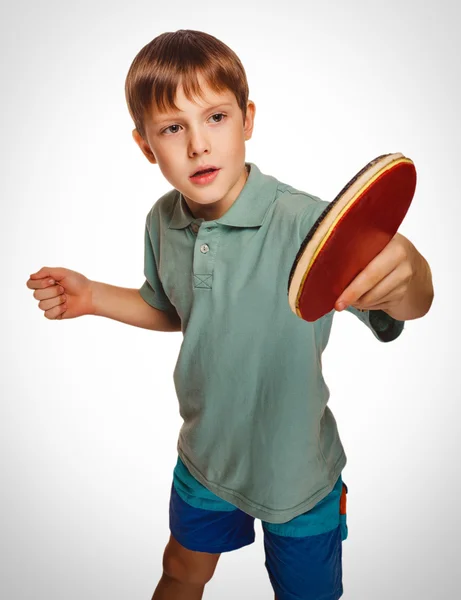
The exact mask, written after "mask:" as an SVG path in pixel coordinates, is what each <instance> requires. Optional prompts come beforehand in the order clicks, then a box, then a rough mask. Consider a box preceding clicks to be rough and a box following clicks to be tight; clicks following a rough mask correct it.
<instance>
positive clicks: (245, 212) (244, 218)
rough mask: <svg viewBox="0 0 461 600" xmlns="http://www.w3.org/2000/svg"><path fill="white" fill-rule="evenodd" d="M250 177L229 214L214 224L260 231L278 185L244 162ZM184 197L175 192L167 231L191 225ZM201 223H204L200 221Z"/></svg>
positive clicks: (251, 164) (253, 166)
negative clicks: (254, 228)
mask: <svg viewBox="0 0 461 600" xmlns="http://www.w3.org/2000/svg"><path fill="white" fill-rule="evenodd" d="M245 165H246V166H248V167H249V168H250V173H249V175H248V178H247V180H246V182H245V185H244V186H243V188H242V190H241V192H240V194H239V195H238V196H237V198H236V200H235V201H234V203H233V204H232V206H231V207H230V208H229V210H228V211H227V212H226V213H225V214H224V215H223V216H222V217H220V218H219V219H215V220H214V221H215V222H216V223H220V224H222V225H230V226H231V227H260V226H261V225H262V223H263V221H264V217H265V215H266V213H267V211H268V209H269V206H270V205H271V204H272V202H273V201H274V198H275V193H276V191H277V185H278V181H277V179H275V177H271V176H270V175H265V174H264V173H261V171H260V170H259V169H258V167H257V166H256V165H255V164H254V163H250V162H246V163H245ZM194 220H196V219H194V217H193V216H192V214H191V212H190V210H189V207H188V206H187V203H186V201H185V200H184V197H183V195H182V194H181V193H180V192H178V193H177V197H176V201H175V206H174V209H173V214H172V217H171V221H170V224H169V228H170V229H183V228H184V227H188V226H189V225H190V224H191V223H192V221H194ZM199 220H201V221H203V219H199Z"/></svg>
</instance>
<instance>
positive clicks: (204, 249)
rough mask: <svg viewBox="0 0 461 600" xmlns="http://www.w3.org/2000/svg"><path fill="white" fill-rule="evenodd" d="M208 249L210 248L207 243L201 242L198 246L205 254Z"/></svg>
mask: <svg viewBox="0 0 461 600" xmlns="http://www.w3.org/2000/svg"><path fill="white" fill-rule="evenodd" d="M209 249H210V248H209V246H208V244H202V245H201V246H200V252H202V253H203V254H206V253H207V252H208V250H209Z"/></svg>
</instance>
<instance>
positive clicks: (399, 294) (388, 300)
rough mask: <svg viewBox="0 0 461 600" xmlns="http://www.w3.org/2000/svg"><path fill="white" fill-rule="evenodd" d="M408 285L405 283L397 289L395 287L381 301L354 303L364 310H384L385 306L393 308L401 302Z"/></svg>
mask: <svg viewBox="0 0 461 600" xmlns="http://www.w3.org/2000/svg"><path fill="white" fill-rule="evenodd" d="M405 290H406V286H405V284H402V285H399V286H398V287H396V288H395V289H393V290H392V291H391V292H390V293H389V294H387V296H384V297H383V298H380V299H379V301H377V302H375V303H373V302H371V301H370V302H368V303H362V302H358V303H357V304H354V306H355V307H356V308H361V309H362V310H382V309H383V308H391V307H392V306H394V305H395V304H396V303H398V302H400V301H401V300H402V298H403V296H404V294H405Z"/></svg>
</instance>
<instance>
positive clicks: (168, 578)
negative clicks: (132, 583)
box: [152, 536, 220, 600]
mask: <svg viewBox="0 0 461 600" xmlns="http://www.w3.org/2000/svg"><path fill="white" fill-rule="evenodd" d="M219 557H220V554H209V553H208V552H194V551H193V550H188V549H187V548H184V546H181V544H179V542H177V541H176V540H175V539H174V537H173V536H170V540H169V542H168V544H167V546H166V548H165V552H164V554H163V574H162V577H161V579H160V581H159V583H158V585H157V587H156V589H155V592H154V595H153V596H152V600H201V598H202V596H203V591H204V589H205V585H206V584H207V582H208V581H209V580H210V579H211V578H212V576H213V573H214V571H215V569H216V565H217V563H218V559H219Z"/></svg>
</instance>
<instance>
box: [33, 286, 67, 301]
mask: <svg viewBox="0 0 461 600" xmlns="http://www.w3.org/2000/svg"><path fill="white" fill-rule="evenodd" d="M64 292H65V290H64V288H63V287H62V285H52V286H49V287H46V288H42V289H39V290H35V292H34V293H33V294H32V295H33V297H34V298H35V299H36V300H47V299H48V298H54V297H55V296H58V295H59V294H63V293H64Z"/></svg>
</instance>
